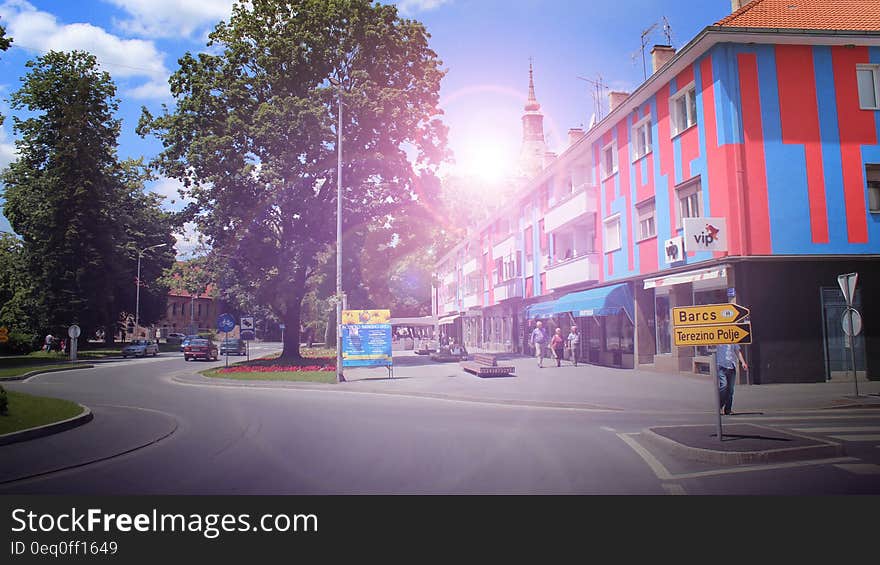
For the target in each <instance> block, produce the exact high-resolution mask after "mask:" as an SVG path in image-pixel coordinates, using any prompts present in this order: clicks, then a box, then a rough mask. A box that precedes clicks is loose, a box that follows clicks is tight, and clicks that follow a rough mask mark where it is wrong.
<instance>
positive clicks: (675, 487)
mask: <svg viewBox="0 0 880 565" xmlns="http://www.w3.org/2000/svg"><path fill="white" fill-rule="evenodd" d="M660 486H662V487H663V489H664V490H665V491H666V492H668V493H669V494H675V495H683V494H687V492H685V490H684V487H683V486H681V485H680V484H677V483H663V484H662V485H660Z"/></svg>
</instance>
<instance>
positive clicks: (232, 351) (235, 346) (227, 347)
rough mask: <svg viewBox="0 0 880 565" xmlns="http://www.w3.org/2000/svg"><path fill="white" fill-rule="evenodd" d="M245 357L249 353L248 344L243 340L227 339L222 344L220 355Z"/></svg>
mask: <svg viewBox="0 0 880 565" xmlns="http://www.w3.org/2000/svg"><path fill="white" fill-rule="evenodd" d="M227 353H228V354H229V355H244V354H245V353H247V343H246V342H245V341H244V340H243V339H225V340H223V343H221V344H220V355H226V354H227Z"/></svg>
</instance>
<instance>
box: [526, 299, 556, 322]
mask: <svg viewBox="0 0 880 565" xmlns="http://www.w3.org/2000/svg"><path fill="white" fill-rule="evenodd" d="M555 305H556V301H555V300H550V301H548V302H539V303H537V304H532V305H531V306H529V307H528V308H526V317H527V318H528V319H530V320H532V319H534V318H546V317H548V316H552V315H553V314H555V313H556V309H555Z"/></svg>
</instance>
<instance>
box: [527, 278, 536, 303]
mask: <svg viewBox="0 0 880 565" xmlns="http://www.w3.org/2000/svg"><path fill="white" fill-rule="evenodd" d="M534 295H535V277H526V298H531V297H532V296H534Z"/></svg>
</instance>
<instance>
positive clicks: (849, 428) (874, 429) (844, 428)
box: [791, 426, 880, 434]
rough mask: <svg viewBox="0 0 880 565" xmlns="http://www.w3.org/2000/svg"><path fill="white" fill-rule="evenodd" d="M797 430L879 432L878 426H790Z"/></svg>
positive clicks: (828, 432) (879, 427)
mask: <svg viewBox="0 0 880 565" xmlns="http://www.w3.org/2000/svg"><path fill="white" fill-rule="evenodd" d="M791 429H792V430H795V431H798V432H819V433H826V434H831V433H843V432H880V426H837V427H827V428H823V427H815V428H791Z"/></svg>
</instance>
